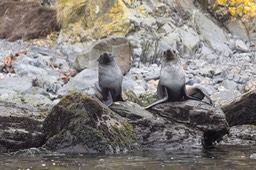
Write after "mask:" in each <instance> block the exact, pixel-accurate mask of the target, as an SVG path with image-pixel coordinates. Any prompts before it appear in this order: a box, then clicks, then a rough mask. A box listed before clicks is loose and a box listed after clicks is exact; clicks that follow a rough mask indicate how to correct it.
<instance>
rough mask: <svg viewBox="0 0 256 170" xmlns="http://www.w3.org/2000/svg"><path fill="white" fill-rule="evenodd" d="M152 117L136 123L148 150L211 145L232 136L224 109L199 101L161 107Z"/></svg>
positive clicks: (165, 104)
mask: <svg viewBox="0 0 256 170" xmlns="http://www.w3.org/2000/svg"><path fill="white" fill-rule="evenodd" d="M152 114H153V115H154V118H153V119H145V120H140V121H138V123H134V124H135V125H136V126H138V127H137V128H136V129H137V132H138V134H140V135H141V137H140V138H139V139H141V140H142V143H143V145H144V146H146V147H148V148H161V149H165V150H171V149H173V148H172V147H174V148H177V147H178V148H179V147H180V146H182V147H184V148H190V147H202V146H203V145H206V146H209V145H212V144H213V143H214V142H216V141H219V140H220V139H221V138H222V137H223V136H224V135H225V134H227V133H228V128H229V126H228V123H227V122H226V119H225V115H224V113H223V112H222V111H221V109H219V108H214V107H211V106H209V105H206V104H202V103H201V102H198V101H193V100H188V101H185V102H169V103H164V104H159V105H157V106H155V107H153V109H152ZM143 123H145V124H143ZM148 125H150V127H152V128H149V127H148ZM140 128H141V129H140ZM183 133H184V134H183ZM181 136H183V138H181ZM200 140H202V143H201V142H200Z"/></svg>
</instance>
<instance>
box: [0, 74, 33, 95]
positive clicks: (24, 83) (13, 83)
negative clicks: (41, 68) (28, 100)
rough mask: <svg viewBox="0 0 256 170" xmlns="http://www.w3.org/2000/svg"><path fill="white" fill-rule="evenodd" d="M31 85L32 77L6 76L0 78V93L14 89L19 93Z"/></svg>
mask: <svg viewBox="0 0 256 170" xmlns="http://www.w3.org/2000/svg"><path fill="white" fill-rule="evenodd" d="M31 86H32V79H31V78H28V77H8V78H6V79H0V94H3V93H8V92H10V91H15V92H17V93H21V92H24V91H26V90H27V89H29V88H30V87H31Z"/></svg>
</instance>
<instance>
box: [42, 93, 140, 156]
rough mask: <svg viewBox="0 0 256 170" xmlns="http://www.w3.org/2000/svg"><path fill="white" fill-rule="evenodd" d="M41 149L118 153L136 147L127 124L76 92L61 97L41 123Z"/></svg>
mask: <svg viewBox="0 0 256 170" xmlns="http://www.w3.org/2000/svg"><path fill="white" fill-rule="evenodd" d="M43 129H44V132H45V134H46V139H47V141H46V143H45V144H44V148H46V149H48V150H51V151H57V152H64V153H105V154H114V153H116V154H118V153H124V152H127V151H135V150H137V149H138V143H137V142H136V136H135V133H134V130H133V127H132V125H131V124H129V123H128V122H127V120H125V119H122V118H120V116H119V117H118V115H117V114H116V113H114V112H113V111H111V110H110V109H106V108H103V107H102V105H100V104H99V103H98V102H97V101H96V100H94V99H92V98H91V97H89V96H84V95H81V94H79V93H74V94H72V95H69V96H66V97H65V98H63V99H62V100H61V101H60V102H59V103H58V104H57V105H56V106H54V108H53V109H52V111H51V112H50V113H49V115H48V116H47V117H46V119H45V121H44V123H43Z"/></svg>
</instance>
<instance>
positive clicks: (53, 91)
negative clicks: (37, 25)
mask: <svg viewBox="0 0 256 170" xmlns="http://www.w3.org/2000/svg"><path fill="white" fill-rule="evenodd" d="M190 3H191V4H190ZM0 5H1V4H0ZM126 5H127V4H126ZM190 5H191V6H190ZM142 6H143V7H144V8H143V11H144V12H141V9H140V7H133V6H129V5H127V9H126V8H125V10H127V11H125V12H127V13H129V15H128V19H129V21H130V22H129V24H130V26H131V28H129V29H131V30H130V32H129V33H127V34H126V35H125V36H117V35H109V36H107V38H105V37H104V36H103V35H102V36H103V37H98V38H95V37H90V34H89V33H87V34H86V36H87V39H86V40H84V41H82V40H81V41H80V42H77V43H74V44H71V43H70V42H72V41H73V39H72V38H71V37H69V34H70V33H67V32H65V31H64V30H62V31H61V32H60V35H59V36H58V39H57V40H56V41H50V40H49V39H42V40H41V39H37V40H30V41H23V40H17V41H14V42H9V41H7V40H0V60H1V61H4V59H6V58H7V57H10V56H15V54H16V53H18V55H17V57H16V58H15V60H13V61H12V62H11V67H13V68H14V70H15V72H14V73H6V72H1V73H0V101H1V104H0V108H1V109H0V110H1V114H0V119H1V120H2V121H1V123H0V127H1V129H0V133H1V134H2V135H1V138H0V152H11V151H17V150H20V149H27V148H31V147H41V146H43V148H46V149H48V150H51V151H58V152H67V153H72V152H79V151H83V153H120V152H127V151H135V150H140V149H146V150H147V149H162V150H171V149H187V148H189V147H196V148H203V147H205V146H212V145H214V144H216V143H217V142H220V144H225V145H233V144H235V145H255V137H254V135H250V133H251V134H253V132H254V131H255V122H254V120H256V119H254V111H253V110H254V107H255V106H256V105H255V104H254V101H255V100H254V98H255V90H254V89H255V85H256V68H255V67H254V65H255V64H256V59H255V55H256V52H255V46H254V44H253V43H254V42H249V41H247V40H244V39H243V38H241V37H239V35H235V34H231V33H227V31H226V30H225V29H224V28H222V27H220V26H219V25H218V24H216V23H215V22H213V21H211V20H213V18H210V17H209V16H208V14H206V13H203V12H202V11H201V10H199V9H198V8H197V7H195V6H194V5H193V4H192V2H183V3H181V4H176V6H172V5H170V4H168V3H167V2H166V3H164V2H163V3H161V4H156V3H149V4H148V3H144V4H143V5H142ZM177 6H178V7H179V8H177ZM188 6H190V8H188ZM156 7H158V8H157V9H161V10H158V11H157V12H158V13H155V15H154V16H152V14H151V11H154V10H155V9H156ZM160 7H161V8H160ZM173 9H179V10H180V11H178V12H177V11H176V12H174V10H173ZM166 11H169V13H166ZM182 12H184V15H182ZM188 16H192V17H188ZM94 31H95V30H94ZM125 31H127V30H125ZM73 33H74V35H77V34H75V32H73ZM101 34H105V32H101ZM77 36H78V35H77ZM94 36H95V35H94ZM75 38H77V37H75ZM75 38H74V39H75ZM80 39H82V37H80ZM251 39H252V40H253V37H252V38H251ZM69 40H70V42H68V41H69ZM49 42H51V43H49ZM168 47H174V48H176V49H177V50H178V51H179V53H180V56H181V60H182V64H183V67H184V70H185V72H186V80H187V82H193V83H195V84H198V85H200V86H203V87H204V88H205V89H206V90H207V91H208V92H209V94H210V97H211V98H212V100H213V102H214V104H215V106H214V107H210V108H208V106H206V105H204V104H202V103H200V102H195V101H186V102H177V103H168V104H161V105H159V106H157V107H156V108H154V109H152V110H150V111H149V112H148V111H145V110H144V108H143V106H146V105H148V104H149V103H152V102H153V101H154V100H155V96H154V95H155V93H156V86H157V83H158V78H159V74H160V60H161V59H160V58H161V51H162V50H164V49H166V48H168ZM20 51H25V53H20V54H19V52H20ZM104 51H109V52H111V53H113V54H114V55H115V56H116V58H117V62H118V64H119V66H120V67H121V69H122V72H123V73H124V74H125V76H124V81H123V91H124V93H125V94H126V96H127V98H128V101H126V102H124V103H122V102H116V103H115V104H114V105H113V106H112V107H111V110H110V109H107V110H106V109H105V108H102V107H100V106H98V105H97V103H95V101H94V99H93V98H90V97H89V96H87V95H85V94H90V93H91V91H90V87H91V86H93V85H94V84H95V82H97V61H96V60H97V59H98V57H99V55H100V54H101V53H102V52H104ZM3 67H5V63H4V62H2V63H0V68H1V69H2V68H3ZM2 70H4V69H2ZM241 96H242V97H241ZM87 102H88V103H91V104H89V105H87V104H86V103H87ZM83 103H84V105H83ZM92 106H95V107H92ZM134 108H136V109H134ZM219 108H221V109H222V110H223V112H222V111H221V109H219ZM247 109H248V110H247ZM83 113H86V114H83ZM95 113H96V114H95ZM178 113H179V114H181V113H182V115H179V114H178ZM55 114H56V115H55ZM94 114H95V115H94ZM95 116H96V117H95ZM225 117H226V118H225ZM64 120H65V121H64ZM87 125H88V126H87ZM85 126H86V127H85ZM229 126H230V127H229ZM229 128H230V131H229ZM90 131H92V132H94V133H91V134H88V133H89V132H90ZM80 134H84V135H82V136H83V138H81V136H80ZM228 134H229V135H228ZM88 136H91V137H92V138H90V137H88ZM222 139H223V140H222ZM94 143H97V145H93V144H94ZM217 145H218V144H217ZM96 146H98V147H96Z"/></svg>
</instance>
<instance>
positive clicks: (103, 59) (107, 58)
mask: <svg viewBox="0 0 256 170" xmlns="http://www.w3.org/2000/svg"><path fill="white" fill-rule="evenodd" d="M113 60H114V59H113V56H112V54H111V53H108V52H105V53H102V54H101V55H100V57H99V59H98V62H99V63H101V64H108V63H111V62H112V61H113Z"/></svg>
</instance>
